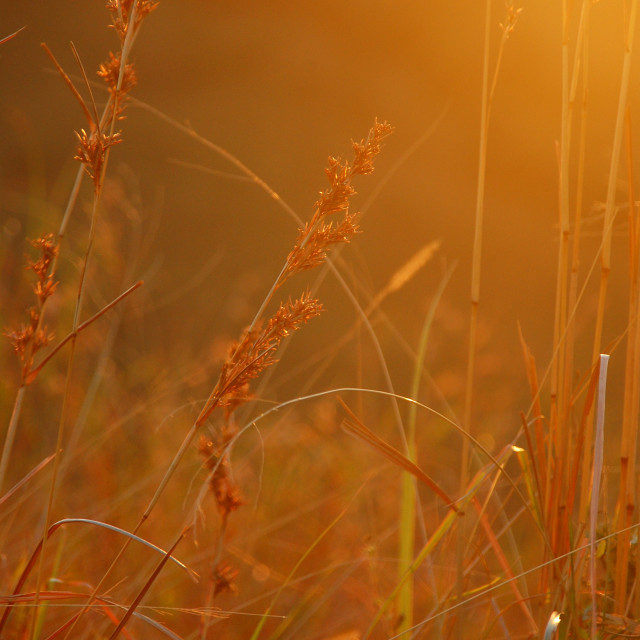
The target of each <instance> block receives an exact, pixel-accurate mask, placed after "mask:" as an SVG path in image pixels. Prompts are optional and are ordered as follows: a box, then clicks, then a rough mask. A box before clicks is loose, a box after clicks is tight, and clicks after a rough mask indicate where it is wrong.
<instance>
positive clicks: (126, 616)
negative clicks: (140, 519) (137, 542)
mask: <svg viewBox="0 0 640 640" xmlns="http://www.w3.org/2000/svg"><path fill="white" fill-rule="evenodd" d="M189 529H191V527H190V526H189V527H186V528H185V529H184V530H183V531H182V532H181V533H180V535H179V536H178V538H177V539H176V541H175V542H174V543H173V544H172V545H171V548H170V549H169V551H167V553H166V554H165V556H164V558H162V560H160V562H159V563H158V566H157V567H156V568H155V569H154V570H153V573H152V574H151V575H150V576H149V579H148V580H147V581H146V583H145V584H144V586H143V587H142V589H140V592H139V593H138V595H137V596H136V597H135V599H134V601H133V602H132V603H131V606H130V607H129V608H128V609H127V612H126V613H125V614H124V616H123V618H122V620H120V624H118V626H117V627H116V628H115V630H114V632H113V633H112V634H111V635H110V636H109V640H115V638H117V637H118V636H119V635H120V632H121V631H122V630H123V629H124V627H125V625H126V624H127V622H129V619H130V618H131V616H132V615H133V614H134V612H135V610H136V608H137V607H138V605H139V604H140V602H141V601H142V598H144V596H145V595H146V593H147V591H149V589H150V588H151V585H152V584H153V583H154V582H155V579H156V578H157V577H158V575H159V574H160V572H161V571H162V569H163V568H164V565H165V564H167V562H168V561H169V560H170V559H171V556H172V555H173V552H174V551H175V550H176V547H177V546H178V545H179V544H180V543H181V542H182V540H183V539H184V537H185V536H186V535H187V533H188V531H189Z"/></svg>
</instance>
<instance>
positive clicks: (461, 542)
mask: <svg viewBox="0 0 640 640" xmlns="http://www.w3.org/2000/svg"><path fill="white" fill-rule="evenodd" d="M506 6H507V14H506V17H505V21H504V23H502V24H501V25H500V27H501V29H502V37H501V39H500V44H499V47H498V56H497V60H496V65H495V69H494V72H493V78H492V81H491V84H489V57H490V50H491V48H490V44H491V37H490V33H491V0H487V6H486V12H485V32H484V52H483V63H482V103H481V111H480V144H479V153H478V177H477V191H476V209H475V224H474V235H473V253H472V258H471V260H472V266H471V319H470V326H469V344H468V351H467V371H466V382H465V397H464V417H463V422H462V424H463V426H464V428H465V429H466V430H467V432H468V433H470V434H471V433H472V432H473V429H472V415H473V392H474V376H475V368H476V367H475V359H476V345H477V336H478V312H479V307H480V273H481V266H482V230H483V219H484V193H485V185H486V171H487V145H488V138H489V122H490V118H491V105H492V102H493V96H494V92H495V88H496V84H497V81H498V75H499V71H500V64H501V62H502V56H503V53H504V49H505V46H506V44H507V40H508V39H509V36H510V35H511V33H512V31H513V29H514V28H515V25H516V22H517V19H518V15H519V13H520V11H521V9H516V8H515V7H514V6H513V2H511V1H510V0H509V1H508V2H507V3H506ZM469 455H470V447H469V441H468V439H465V440H464V442H463V444H462V457H461V463H460V493H464V492H465V491H466V490H467V483H468V480H469ZM464 550H465V519H463V520H461V522H460V524H459V527H458V538H457V544H456V590H457V595H458V598H462V593H463V590H464V589H463V565H464Z"/></svg>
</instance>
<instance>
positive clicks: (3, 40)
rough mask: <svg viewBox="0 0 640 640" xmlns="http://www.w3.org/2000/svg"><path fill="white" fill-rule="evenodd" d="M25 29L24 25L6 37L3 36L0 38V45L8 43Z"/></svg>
mask: <svg viewBox="0 0 640 640" xmlns="http://www.w3.org/2000/svg"><path fill="white" fill-rule="evenodd" d="M26 28H27V27H26V25H25V26H24V27H20V28H19V29H18V30H17V31H14V32H13V33H11V34H9V35H8V36H5V37H4V38H2V40H0V44H4V43H5V42H9V40H13V39H14V38H15V37H16V36H17V35H18V34H19V33H20V32H21V31H24V30H25V29H26Z"/></svg>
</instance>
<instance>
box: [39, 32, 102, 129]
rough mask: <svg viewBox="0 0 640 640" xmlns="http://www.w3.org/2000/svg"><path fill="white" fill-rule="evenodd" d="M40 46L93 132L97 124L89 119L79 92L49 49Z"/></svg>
mask: <svg viewBox="0 0 640 640" xmlns="http://www.w3.org/2000/svg"><path fill="white" fill-rule="evenodd" d="M40 46H41V47H42V48H43V49H44V52H45V53H46V54H47V55H48V56H49V59H50V60H51V62H53V64H54V65H55V67H56V69H57V70H58V73H59V74H60V75H61V76H62V79H63V80H64V81H65V83H66V85H67V86H68V87H69V89H71V93H73V95H74V97H75V99H76V100H77V101H78V102H79V103H80V106H81V107H82V111H83V113H84V116H85V118H86V119H87V122H88V123H89V127H90V128H91V131H95V129H96V127H97V124H98V123H97V122H95V121H94V120H93V118H92V117H91V114H90V113H89V109H88V108H87V104H86V102H85V100H84V98H83V97H82V96H81V95H80V92H79V91H78V90H77V89H76V87H75V85H74V84H73V82H72V81H71V78H70V77H69V76H68V75H67V74H66V72H65V70H64V69H63V68H62V67H61V66H60V64H59V63H58V61H57V60H56V58H55V56H54V55H53V53H52V51H51V49H49V47H48V46H47V45H46V44H45V43H44V42H41V43H40Z"/></svg>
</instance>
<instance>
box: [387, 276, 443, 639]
mask: <svg viewBox="0 0 640 640" xmlns="http://www.w3.org/2000/svg"><path fill="white" fill-rule="evenodd" d="M451 274H452V270H451V269H449V271H448V272H447V273H446V274H445V276H444V278H442V280H441V282H440V285H439V286H438V289H437V290H436V292H435V294H434V297H433V300H432V301H431V304H430V305H429V309H428V311H427V314H426V316H425V320H424V323H423V325H422V332H421V334H420V340H419V342H418V349H417V354H416V363H415V367H414V370H413V380H412V382H411V393H410V395H411V397H412V398H414V399H415V400H417V399H418V398H419V397H420V388H421V382H422V372H423V370H424V361H425V357H426V352H427V345H428V343H429V332H430V330H431V326H432V324H433V318H434V316H435V313H436V309H437V308H438V304H439V302H440V298H441V296H442V294H443V292H444V290H445V287H446V286H447V283H448V282H449V279H450V277H451ZM417 410H418V406H417V405H415V404H411V405H409V417H408V419H407V458H408V459H409V460H410V461H411V462H413V463H417V456H418V450H417V443H416V420H417ZM416 499H417V495H416V483H415V478H414V477H413V476H412V475H411V474H410V473H408V472H406V471H405V472H403V474H402V494H401V500H400V533H399V535H400V547H399V554H398V555H399V558H398V576H399V579H400V581H404V584H403V587H402V588H401V589H400V593H399V596H398V616H399V619H400V620H401V622H400V625H399V626H398V629H397V631H398V633H403V632H404V631H408V630H409V629H410V628H411V627H412V626H413V598H414V594H413V579H412V578H409V579H408V580H404V577H405V575H406V574H407V573H408V572H409V571H410V568H411V564H412V563H413V559H414V558H413V555H414V552H415V551H414V550H415V528H416Z"/></svg>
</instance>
